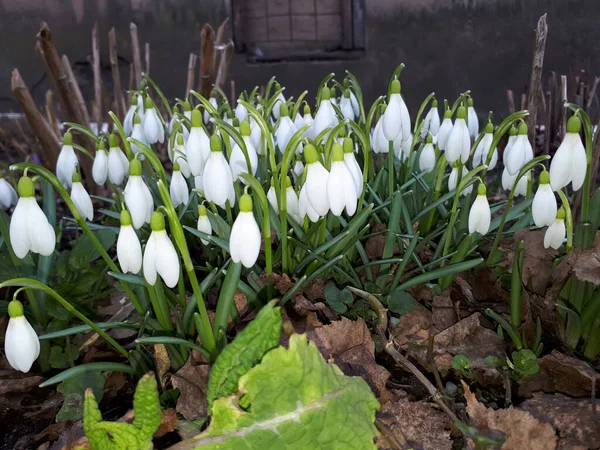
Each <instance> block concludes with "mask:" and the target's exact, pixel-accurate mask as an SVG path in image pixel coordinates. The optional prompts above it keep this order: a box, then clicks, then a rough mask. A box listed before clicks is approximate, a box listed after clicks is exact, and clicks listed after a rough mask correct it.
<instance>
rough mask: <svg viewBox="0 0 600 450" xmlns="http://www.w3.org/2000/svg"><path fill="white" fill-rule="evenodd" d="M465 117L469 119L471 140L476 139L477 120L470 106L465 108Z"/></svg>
mask: <svg viewBox="0 0 600 450" xmlns="http://www.w3.org/2000/svg"><path fill="white" fill-rule="evenodd" d="M467 117H468V119H469V134H470V135H471V137H472V138H473V139H476V138H477V135H478V134H479V118H478V117H477V113H476V112H475V108H473V107H472V106H468V107H467Z"/></svg>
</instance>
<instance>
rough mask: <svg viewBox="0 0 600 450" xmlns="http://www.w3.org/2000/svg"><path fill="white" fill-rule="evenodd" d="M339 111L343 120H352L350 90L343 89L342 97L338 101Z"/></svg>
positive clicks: (352, 109)
mask: <svg viewBox="0 0 600 450" xmlns="http://www.w3.org/2000/svg"><path fill="white" fill-rule="evenodd" d="M340 110H341V111H342V114H343V116H344V118H346V119H350V120H354V117H355V116H354V108H353V107H352V100H351V99H350V90H348V89H344V96H343V97H342V99H341V100H340Z"/></svg>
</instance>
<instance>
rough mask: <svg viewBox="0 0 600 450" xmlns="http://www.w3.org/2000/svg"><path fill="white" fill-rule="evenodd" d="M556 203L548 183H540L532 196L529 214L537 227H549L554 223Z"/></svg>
mask: <svg viewBox="0 0 600 450" xmlns="http://www.w3.org/2000/svg"><path fill="white" fill-rule="evenodd" d="M557 210H558V205H557V203H556V197H555V196H554V192H553V191H552V188H551V187H550V184H548V183H546V184H540V186H539V187H538V190H537V192H536V193H535V195H534V197H533V202H532V204H531V215H532V216H533V223H535V225H536V226H537V227H549V226H550V225H552V223H554V219H555V218H556V212H557Z"/></svg>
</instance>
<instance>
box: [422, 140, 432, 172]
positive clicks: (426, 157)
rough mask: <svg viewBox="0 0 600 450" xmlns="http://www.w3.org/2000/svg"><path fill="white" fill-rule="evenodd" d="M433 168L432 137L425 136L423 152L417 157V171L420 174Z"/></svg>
mask: <svg viewBox="0 0 600 450" xmlns="http://www.w3.org/2000/svg"><path fill="white" fill-rule="evenodd" d="M434 168H435V149H434V148H433V136H432V135H431V134H428V135H427V139H426V141H425V145H424V146H423V150H421V155H420V156H419V170H420V171H421V172H431V171H432V170H433V169H434Z"/></svg>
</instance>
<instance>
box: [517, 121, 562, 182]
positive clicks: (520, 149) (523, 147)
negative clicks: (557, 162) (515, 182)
mask: <svg viewBox="0 0 600 450" xmlns="http://www.w3.org/2000/svg"><path fill="white" fill-rule="evenodd" d="M527 132H528V128H527V124H526V123H525V122H523V123H521V125H519V130H518V132H517V137H516V138H515V142H514V143H513V145H512V147H511V148H510V151H509V152H508V156H507V157H506V169H507V171H508V173H509V175H516V174H517V173H519V170H521V168H522V167H523V166H524V165H525V164H526V163H527V162H529V161H531V160H532V159H533V148H532V147H531V143H530V142H529V138H528V137H527ZM550 178H552V174H550Z"/></svg>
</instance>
